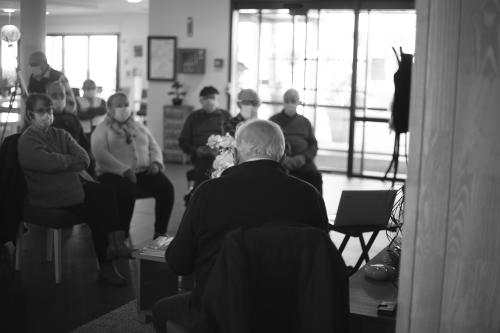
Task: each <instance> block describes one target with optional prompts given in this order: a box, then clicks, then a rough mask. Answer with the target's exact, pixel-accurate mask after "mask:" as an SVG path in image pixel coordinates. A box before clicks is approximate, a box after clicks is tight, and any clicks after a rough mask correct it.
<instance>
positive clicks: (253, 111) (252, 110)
mask: <svg viewBox="0 0 500 333" xmlns="http://www.w3.org/2000/svg"><path fill="white" fill-rule="evenodd" d="M240 113H241V115H242V117H243V118H245V119H253V118H255V117H256V116H257V108H256V107H255V106H253V105H242V106H241V107H240Z"/></svg>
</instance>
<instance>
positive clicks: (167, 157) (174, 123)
mask: <svg viewBox="0 0 500 333" xmlns="http://www.w3.org/2000/svg"><path fill="white" fill-rule="evenodd" d="M193 109H194V108H193V107H192V106H189V105H179V106H177V105H165V106H163V155H164V161H165V162H176V163H182V164H184V163H186V161H187V160H188V158H189V157H188V156H187V155H186V154H184V152H183V151H182V150H181V148H180V147H179V135H180V134H181V130H182V127H183V126H184V122H185V121H186V118H187V117H188V115H189V114H190V113H191V112H192V111H193Z"/></svg>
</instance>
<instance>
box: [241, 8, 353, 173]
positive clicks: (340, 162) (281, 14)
mask: <svg viewBox="0 0 500 333" xmlns="http://www.w3.org/2000/svg"><path fill="white" fill-rule="evenodd" d="M236 22H237V27H235V30H234V31H236V33H237V38H236V44H237V45H236V48H235V53H236V56H235V58H236V62H237V67H236V68H237V70H236V71H235V76H236V78H235V79H234V82H236V83H237V85H238V87H237V89H234V90H235V91H238V90H239V89H243V88H252V89H255V90H257V92H258V93H259V95H260V98H261V100H262V106H261V107H260V109H259V118H262V119H268V118H269V117H271V116H272V115H273V114H275V113H277V112H280V110H281V108H282V102H283V93H284V92H285V91H286V90H287V89H289V88H295V89H297V90H298V91H299V93H300V94H301V101H302V105H301V106H300V107H299V110H298V112H299V113H300V114H302V115H304V116H305V117H307V118H308V119H309V120H310V121H311V123H312V125H313V127H314V129H315V134H316V138H317V139H318V145H319V148H320V150H321V154H318V157H317V158H316V163H317V164H318V166H319V167H320V168H321V169H332V170H337V171H343V172H345V171H346V167H347V156H348V155H347V152H348V139H349V109H350V96H351V79H352V48H353V32H354V11H352V10H309V11H308V13H307V15H290V13H289V10H287V9H278V10H240V11H239V13H238V16H237V19H236ZM338 45H342V47H338ZM233 68H234V67H233Z"/></svg>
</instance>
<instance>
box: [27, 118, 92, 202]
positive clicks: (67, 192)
mask: <svg viewBox="0 0 500 333" xmlns="http://www.w3.org/2000/svg"><path fill="white" fill-rule="evenodd" d="M18 151H19V164H20V165H21V168H22V169H23V172H24V176H25V178H26V183H27V187H28V202H29V203H30V204H31V205H33V206H37V207H44V208H56V207H67V206H72V205H76V204H79V203H82V202H83V200H84V198H85V194H84V192H83V187H82V184H81V182H80V177H79V172H81V171H83V170H85V169H86V168H87V167H88V166H89V163H90V159H89V156H88V155H87V153H86V152H85V149H83V148H82V147H80V146H79V145H78V143H76V141H75V140H74V139H73V138H72V137H71V135H70V134H69V133H68V132H66V131H65V130H62V129H59V128H54V127H49V128H48V129H47V130H41V129H39V128H36V127H34V126H30V127H28V128H27V129H26V131H24V133H23V134H22V135H21V137H20V138H19V143H18Z"/></svg>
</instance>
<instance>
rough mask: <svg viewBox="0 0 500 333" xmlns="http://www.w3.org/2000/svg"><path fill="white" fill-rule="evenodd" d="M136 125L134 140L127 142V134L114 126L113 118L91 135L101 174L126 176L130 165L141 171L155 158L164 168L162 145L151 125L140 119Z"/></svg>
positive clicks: (133, 168) (98, 171)
mask: <svg viewBox="0 0 500 333" xmlns="http://www.w3.org/2000/svg"><path fill="white" fill-rule="evenodd" d="M134 126H135V130H134V135H133V136H132V142H131V143H127V142H126V138H125V136H124V135H120V133H118V132H117V131H116V130H115V129H113V128H112V121H111V120H110V119H109V118H106V119H105V120H104V121H103V122H102V123H100V124H99V125H97V127H96V129H95V130H94V132H93V133H92V136H91V147H92V154H93V155H94V157H95V159H96V174H97V175H98V176H99V175H102V174H104V173H112V174H115V175H119V176H123V173H124V172H125V171H126V170H128V169H132V170H133V171H134V172H135V173H139V172H143V171H146V170H147V169H148V168H149V167H150V166H151V164H153V163H154V162H156V163H158V165H159V166H160V168H163V155H162V151H161V148H160V146H159V145H158V143H157V142H156V140H155V139H154V137H153V135H152V134H151V132H150V131H149V129H148V128H147V127H146V126H144V125H143V124H141V123H139V122H134Z"/></svg>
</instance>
